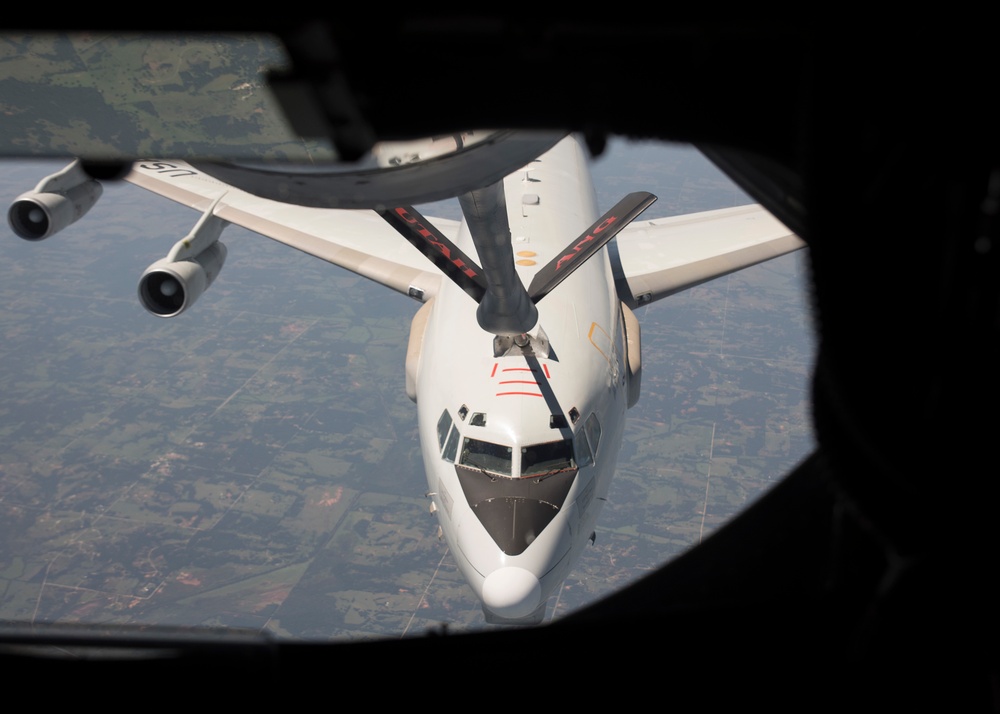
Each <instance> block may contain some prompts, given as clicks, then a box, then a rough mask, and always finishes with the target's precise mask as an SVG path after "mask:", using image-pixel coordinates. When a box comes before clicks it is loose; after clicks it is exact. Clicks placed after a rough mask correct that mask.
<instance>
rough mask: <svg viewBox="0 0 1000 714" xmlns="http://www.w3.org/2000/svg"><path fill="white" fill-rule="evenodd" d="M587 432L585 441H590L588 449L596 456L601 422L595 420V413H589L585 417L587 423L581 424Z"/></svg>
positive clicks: (599, 441) (599, 443)
mask: <svg viewBox="0 0 1000 714" xmlns="http://www.w3.org/2000/svg"><path fill="white" fill-rule="evenodd" d="M583 429H584V431H586V432H587V441H589V442H590V450H591V451H592V452H593V454H594V456H597V450H598V449H599V448H600V446H601V422H599V421H597V415H596V414H591V415H590V416H589V417H587V423H586V424H584V425H583Z"/></svg>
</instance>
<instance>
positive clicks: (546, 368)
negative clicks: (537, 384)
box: [542, 364, 552, 379]
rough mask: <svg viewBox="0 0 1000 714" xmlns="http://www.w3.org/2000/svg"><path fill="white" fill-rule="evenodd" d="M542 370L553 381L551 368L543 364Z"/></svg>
mask: <svg viewBox="0 0 1000 714" xmlns="http://www.w3.org/2000/svg"><path fill="white" fill-rule="evenodd" d="M542 369H544V370H545V376H546V377H547V378H549V379H552V375H551V374H549V366H548V365H547V364H543V365H542Z"/></svg>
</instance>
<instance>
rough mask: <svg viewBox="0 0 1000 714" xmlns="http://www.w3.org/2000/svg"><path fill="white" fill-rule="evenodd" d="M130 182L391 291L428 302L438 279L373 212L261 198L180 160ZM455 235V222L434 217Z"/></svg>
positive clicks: (147, 168)
mask: <svg viewBox="0 0 1000 714" xmlns="http://www.w3.org/2000/svg"><path fill="white" fill-rule="evenodd" d="M125 179H126V180H127V181H129V182H130V183H133V184H135V185H136V186H140V187H141V188H144V189H146V190H148V191H152V192H153V193H156V194H158V195H160V196H163V197H164V198H169V199H171V200H172V201H176V202H177V203H181V204H183V205H185V206H189V207H191V208H194V209H196V210H199V211H202V212H205V211H208V210H210V209H212V205H213V203H215V202H216V201H218V204H217V205H216V206H215V208H214V209H212V213H213V215H216V216H218V217H219V218H221V219H223V220H226V221H229V222H230V223H235V224H236V225H239V226H242V227H244V228H247V229H249V230H251V231H254V232H256V233H260V234H261V235H263V236H266V237H268V238H271V239H272V240H275V241H278V242H279V243H283V244H285V245H288V246H291V247H292V248H296V249H298V250H301V251H302V252H304V253H307V254H309V255H312V256H315V257H317V258H320V259H321V260H325V261H327V262H329V263H333V264H334V265H338V266H340V267H342V268H346V269H347V270H350V271H351V272H354V273H357V274H358V275H361V276H363V277H365V278H368V279H370V280H373V281H375V282H377V283H379V284H381V285H385V286H386V287H389V288H392V289H393V290H395V291H397V292H400V293H402V294H403V295H408V296H410V297H414V298H416V299H418V300H421V301H427V300H429V299H430V298H432V297H433V296H434V295H436V294H437V291H438V287H439V286H440V284H441V274H440V273H439V272H437V271H436V270H435V269H434V267H433V266H432V265H431V264H430V263H429V262H428V261H427V259H426V258H425V257H424V256H423V255H421V254H420V253H419V252H418V251H416V250H415V249H414V248H413V247H412V246H411V245H409V244H408V243H406V242H405V241H401V240H400V239H399V235H398V234H397V233H396V232H395V231H394V230H392V229H391V228H390V227H389V226H388V225H387V224H386V223H385V221H383V220H382V219H381V218H380V217H379V216H378V215H377V214H376V213H375V212H373V211H360V210H336V209H323V208H308V207H305V206H295V205H290V204H285V203H279V202H277V201H270V200H268V199H263V198H258V197H256V196H253V195H250V194H248V193H246V192H244V191H241V190H239V189H236V188H233V187H231V186H228V185H227V184H224V183H222V182H220V181H218V180H216V179H213V178H211V177H210V176H208V175H206V174H204V173H202V172H200V171H198V170H197V169H195V168H194V167H192V166H190V165H188V164H186V163H183V162H180V161H170V162H166V161H146V162H141V163H137V164H135V165H134V166H133V167H132V170H131V172H129V174H128V175H127V176H126V177H125ZM434 224H435V226H436V227H438V228H439V229H440V230H441V231H442V232H443V233H445V234H446V235H447V234H451V237H452V238H454V236H455V234H456V233H457V230H458V225H459V224H458V222H457V221H451V220H445V219H437V218H436V219H434Z"/></svg>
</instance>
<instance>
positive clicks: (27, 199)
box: [7, 160, 104, 241]
mask: <svg viewBox="0 0 1000 714" xmlns="http://www.w3.org/2000/svg"><path fill="white" fill-rule="evenodd" d="M103 191H104V189H103V187H102V186H101V184H100V183H99V182H98V181H95V180H94V179H92V178H90V177H89V176H88V175H87V174H86V172H84V170H83V169H82V168H81V167H80V162H79V160H77V161H74V162H73V163H71V164H70V165H69V166H67V167H66V168H64V169H63V170H62V171H58V172H56V173H54V174H52V175H51V176H46V177H45V178H44V179H42V180H41V181H40V182H39V183H38V186H36V187H35V190H34V191H28V192H27V193H22V194H21V195H20V196H18V197H17V199H16V200H15V201H14V202H13V203H12V204H11V205H10V209H9V210H8V211H7V223H8V224H10V228H11V230H12V231H14V233H16V234H17V235H18V236H20V237H21V238H24V239H25V240H32V241H36V240H43V239H45V238H48V237H49V236H51V235H54V234H56V233H58V232H59V231H61V230H62V229H63V228H65V227H66V226H68V225H70V224H71V223H74V222H76V221H78V220H80V219H81V218H82V217H83V216H84V214H85V213H87V211H89V210H90V209H91V208H93V206H94V204H95V203H97V199H99V198H100V197H101V193H103Z"/></svg>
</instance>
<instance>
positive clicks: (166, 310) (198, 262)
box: [139, 242, 226, 317]
mask: <svg viewBox="0 0 1000 714" xmlns="http://www.w3.org/2000/svg"><path fill="white" fill-rule="evenodd" d="M225 261H226V246H225V245H224V244H222V243H219V242H216V243H213V244H212V245H210V246H209V247H208V248H206V249H205V250H203V251H202V252H201V253H199V254H198V255H197V256H195V257H194V258H187V259H185V260H171V259H170V258H169V257H167V258H162V259H160V260H158V261H156V262H155V263H153V264H152V265H150V266H149V267H148V268H146V270H145V272H144V273H143V274H142V277H141V278H139V301H140V302H141V303H142V306H143V307H144V308H146V309H147V310H149V311H150V312H151V313H153V314H154V315H156V316H157V317H176V316H177V315H180V314H181V313H182V312H184V311H185V310H186V309H188V308H189V307H191V306H192V305H193V304H194V302H195V300H197V299H198V298H199V297H201V294H202V293H203V292H205V290H206V289H208V286H209V285H211V284H212V281H214V280H215V278H216V276H217V275H218V274H219V271H220V270H221V269H222V264H223V263H224V262H225Z"/></svg>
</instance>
